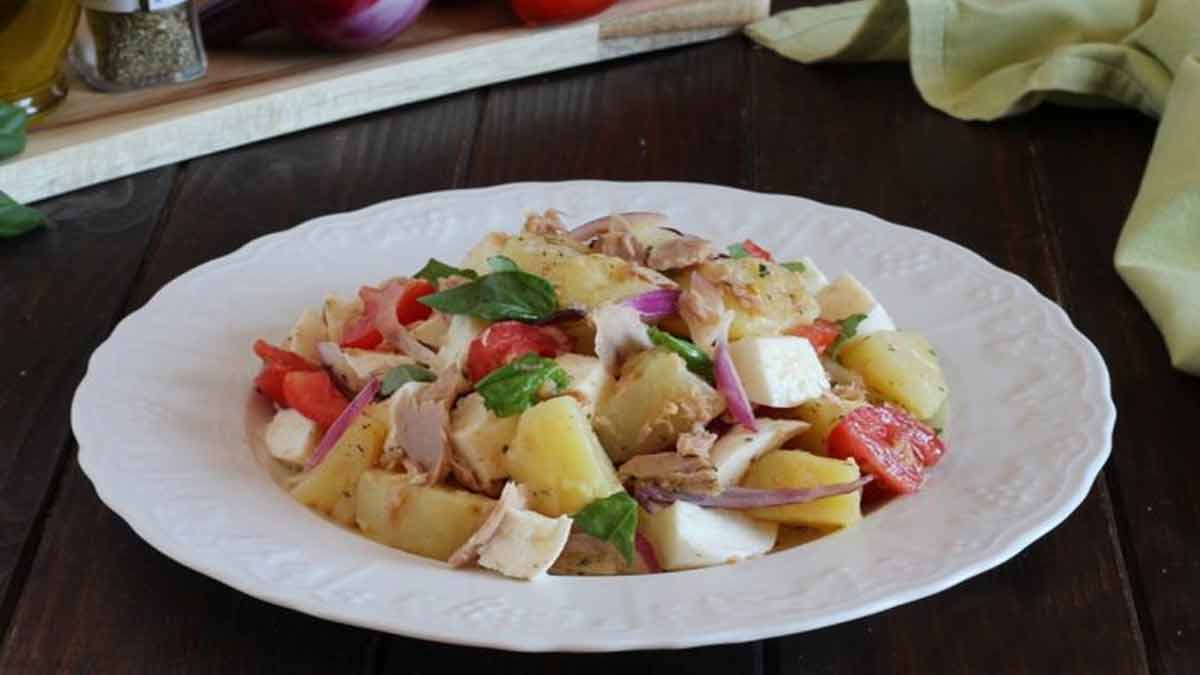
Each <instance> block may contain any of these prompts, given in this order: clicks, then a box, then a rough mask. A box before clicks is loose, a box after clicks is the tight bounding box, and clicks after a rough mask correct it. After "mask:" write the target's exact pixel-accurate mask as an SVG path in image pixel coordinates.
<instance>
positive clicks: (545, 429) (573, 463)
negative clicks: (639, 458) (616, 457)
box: [507, 396, 623, 517]
mask: <svg viewBox="0 0 1200 675" xmlns="http://www.w3.org/2000/svg"><path fill="white" fill-rule="evenodd" d="M507 459H508V472H509V474H510V475H511V476H512V477H513V479H514V480H516V481H518V482H519V483H521V484H522V485H524V486H525V487H526V488H527V489H528V490H529V493H530V507H531V508H533V509H534V510H535V511H538V512H539V513H543V514H545V515H547V516H552V517H553V516H561V515H564V514H565V515H570V514H574V513H577V512H579V511H580V510H582V509H583V507H585V506H587V505H588V504H590V503H592V502H593V501H595V500H597V499H601V498H603V497H607V496H609V495H611V494H613V493H614V492H620V491H621V490H622V489H623V488H622V487H621V482H620V481H619V480H618V479H617V470H616V469H615V468H613V465H612V461H610V460H609V458H608V455H607V454H605V452H604V447H603V446H601V445H600V441H599V440H598V439H597V438H596V434H595V432H593V431H592V425H591V424H590V423H589V422H588V420H587V418H586V417H585V416H584V414H583V410H582V409H581V408H580V406H579V402H578V401H576V400H575V399H573V398H571V397H570V396H559V397H558V398H552V399H550V400H549V401H542V402H541V403H538V404H537V405H535V406H533V407H532V408H530V409H528V410H526V411H525V412H523V413H521V417H520V420H519V421H518V423H517V434H516V436H515V437H514V438H513V440H512V443H511V444H510V445H509V448H508V455H507Z"/></svg>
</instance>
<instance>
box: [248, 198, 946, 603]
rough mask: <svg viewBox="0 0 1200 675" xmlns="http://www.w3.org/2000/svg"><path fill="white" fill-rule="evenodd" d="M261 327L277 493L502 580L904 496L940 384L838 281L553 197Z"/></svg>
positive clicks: (836, 524)
mask: <svg viewBox="0 0 1200 675" xmlns="http://www.w3.org/2000/svg"><path fill="white" fill-rule="evenodd" d="M397 272H398V273H404V274H407V275H408V276H395V277H392V278H389V279H384V280H383V281H381V282H379V283H377V284H375V285H371V286H363V287H362V288H360V289H359V290H358V293H357V295H355V296H353V297H341V296H338V295H330V296H328V297H326V298H325V299H324V302H323V303H322V304H321V305H319V306H316V305H314V306H313V307H312V308H310V309H308V310H306V311H304V312H303V313H302V314H301V315H300V318H299V319H298V320H297V321H296V324H295V326H294V327H293V328H292V329H291V331H290V332H289V333H288V335H287V336H286V337H285V338H284V339H283V340H282V341H281V342H279V343H278V344H272V343H271V342H268V341H266V340H262V339H260V340H258V341H256V342H255V344H254V352H255V354H257V356H258V357H259V358H261V359H262V369H261V370H260V371H259V373H258V375H257V377H256V378H255V380H254V384H255V388H256V389H257V391H258V392H259V394H261V396H263V397H265V398H266V399H267V400H269V401H270V402H271V404H272V405H273V408H274V410H275V412H274V417H273V418H272V419H271V421H270V422H269V424H268V425H267V426H266V428H265V429H264V432H263V443H264V445H265V447H266V448H267V449H268V451H269V453H270V456H271V457H272V458H273V459H272V461H274V462H278V463H280V464H281V465H283V466H285V467H288V479H287V481H286V485H287V488H288V489H289V491H290V493H291V494H292V496H293V497H295V499H296V500H298V501H299V502H300V503H302V504H304V505H305V506H308V507H310V508H312V509H315V510H316V511H318V512H320V513H321V514H324V515H326V516H328V517H329V518H332V519H333V520H335V521H337V522H339V523H342V524H344V525H346V526H348V527H351V528H355V529H356V530H357V531H359V532H361V533H362V534H363V535H365V536H367V537H369V538H371V539H373V540H375V541H378V542H380V543H382V544H386V545H388V546H393V547H396V548H399V549H402V550H404V551H407V552H409V553H412V554H416V555H421V556H426V557H428V558H433V559H436V560H440V561H444V562H446V563H448V564H449V565H451V566H478V567H481V568H485V569H488V570H493V571H495V572H498V573H500V574H503V575H506V576H509V577H515V578H519V579H535V578H538V577H541V576H544V575H545V574H546V573H551V574H574V575H612V574H644V573H655V572H663V571H673V570H684V569H693V568H699V567H706V566H711V565H721V564H726V563H731V562H736V561H739V560H743V559H746V558H750V557H754V556H759V555H763V554H766V553H770V552H771V551H774V550H778V549H781V548H785V547H788V546H793V545H796V544H798V543H803V542H806V541H810V540H812V539H814V538H816V537H819V536H823V535H825V534H828V533H830V532H833V531H836V530H838V529H840V528H845V527H851V526H853V525H854V524H855V523H857V522H858V521H859V520H861V519H862V517H863V509H864V506H870V505H871V504H874V503H878V502H880V501H881V500H886V499H890V498H892V497H894V496H896V495H900V494H904V493H908V492H913V491H915V490H918V489H920V488H921V486H922V484H923V483H924V481H925V479H926V474H927V470H928V469H929V467H932V466H933V465H934V464H936V463H937V461H938V460H939V459H940V458H941V456H942V454H943V453H944V452H945V446H944V444H943V442H942V440H941V427H942V426H944V424H945V421H944V417H945V412H944V411H945V409H946V401H947V387H946V382H945V379H944V378H943V376H942V371H941V368H940V367H939V365H938V359H937V355H936V353H935V352H934V349H933V347H932V346H931V345H930V344H929V342H928V341H927V340H926V339H925V338H924V337H922V336H921V335H919V334H917V333H914V332H911V331H905V330H899V329H897V327H896V325H895V324H894V323H893V321H892V318H891V317H890V316H889V315H888V312H887V311H886V310H885V309H884V307H883V306H882V305H881V304H880V303H879V302H878V301H877V300H876V299H875V297H874V296H873V295H872V294H871V292H870V291H869V290H868V289H867V288H866V287H864V286H863V284H862V283H860V282H859V281H858V280H857V279H856V278H855V277H854V276H852V275H850V274H842V275H841V276H837V277H836V278H833V279H832V280H830V279H829V278H828V277H826V275H825V274H824V273H823V272H822V271H821V270H820V269H819V268H818V267H817V265H816V263H815V262H814V261H812V260H811V259H809V258H799V259H795V260H776V259H775V258H774V257H773V256H772V254H771V252H770V251H768V250H766V249H764V248H763V247H761V246H759V245H757V244H755V243H754V242H752V241H749V240H747V241H742V242H740V243H734V244H732V245H729V246H727V247H719V246H718V245H716V244H715V243H713V242H711V241H708V240H706V239H703V238H700V237H697V236H693V235H689V234H685V233H683V232H682V231H681V230H680V229H676V228H675V227H673V223H672V222H671V221H670V219H669V218H668V217H667V216H666V215H663V214H659V213H647V212H631V213H618V214H612V215H608V216H605V217H602V218H598V219H596V220H593V221H590V222H586V223H583V224H582V225H578V226H575V227H568V226H567V225H566V224H564V222H563V220H562V218H561V215H560V214H559V213H557V212H555V211H547V212H545V213H541V214H531V215H528V216H526V218H525V222H524V225H523V227H522V228H521V229H520V231H519V232H516V233H514V234H506V233H490V234H488V235H486V236H485V237H483V239H482V240H481V241H479V242H478V244H476V245H475V246H474V247H473V248H472V249H471V250H470V251H468V252H466V254H465V256H464V257H463V258H462V259H461V260H458V261H454V264H450V263H447V262H443V261H439V260H429V262H428V263H426V264H425V265H424V266H423V267H422V268H421V269H419V270H397Z"/></svg>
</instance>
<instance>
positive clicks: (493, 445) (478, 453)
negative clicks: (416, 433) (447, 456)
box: [450, 394, 521, 484]
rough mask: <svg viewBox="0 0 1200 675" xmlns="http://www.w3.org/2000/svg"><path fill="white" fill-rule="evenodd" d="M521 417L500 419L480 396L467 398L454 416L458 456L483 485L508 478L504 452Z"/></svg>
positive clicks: (452, 427)
mask: <svg viewBox="0 0 1200 675" xmlns="http://www.w3.org/2000/svg"><path fill="white" fill-rule="evenodd" d="M520 419H521V418H520V417H519V416H513V417H496V415H495V414H494V413H493V412H492V411H491V410H488V409H487V406H485V405H484V403H483V397H482V396H480V395H479V394H471V395H469V396H464V397H463V398H462V399H460V400H459V402H458V405H456V406H454V410H453V411H452V412H451V413H450V442H451V444H452V445H453V446H454V454H455V456H457V457H458V459H459V460H460V461H461V462H462V463H463V464H464V465H466V467H467V468H468V469H470V470H471V473H473V474H475V476H476V477H478V478H479V480H480V482H482V483H483V484H489V483H490V484H494V483H495V482H497V481H501V480H504V479H505V478H507V477H508V464H507V462H506V461H505V458H504V453H505V452H507V451H508V444H509V443H512V440H513V436H516V435H517V421H518V420H520Z"/></svg>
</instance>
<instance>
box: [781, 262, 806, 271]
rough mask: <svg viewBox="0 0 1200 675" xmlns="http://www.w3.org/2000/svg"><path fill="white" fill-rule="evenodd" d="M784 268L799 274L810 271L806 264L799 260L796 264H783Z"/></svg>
mask: <svg viewBox="0 0 1200 675" xmlns="http://www.w3.org/2000/svg"><path fill="white" fill-rule="evenodd" d="M783 266H784V267H786V268H788V269H789V270H791V271H793V272H798V273H800V274H804V273H805V272H807V271H808V267H807V266H806V265H805V264H804V263H802V262H800V261H799V260H797V261H795V262H785V263H783Z"/></svg>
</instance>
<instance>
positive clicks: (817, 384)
mask: <svg viewBox="0 0 1200 675" xmlns="http://www.w3.org/2000/svg"><path fill="white" fill-rule="evenodd" d="M729 356H730V358H731V359H733V365H734V367H735V368H737V372H738V375H739V376H740V377H741V378H742V386H744V387H745V388H746V396H747V397H749V398H750V401H751V402H752V403H757V404H759V405H769V406H771V407H773V408H791V407H793V406H798V405H800V404H801V403H804V402H805V401H808V400H810V399H814V398H817V397H818V396H820V395H821V394H823V393H825V392H827V391H829V378H828V377H827V376H826V375H825V369H824V368H822V367H821V360H820V358H818V357H817V352H816V351H815V350H814V349H813V346H812V343H810V342H809V341H808V340H805V339H804V338H801V337H795V336H792V335H776V336H767V337H750V338H743V339H741V340H738V341H736V342H734V343H732V344H730V345H729Z"/></svg>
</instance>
